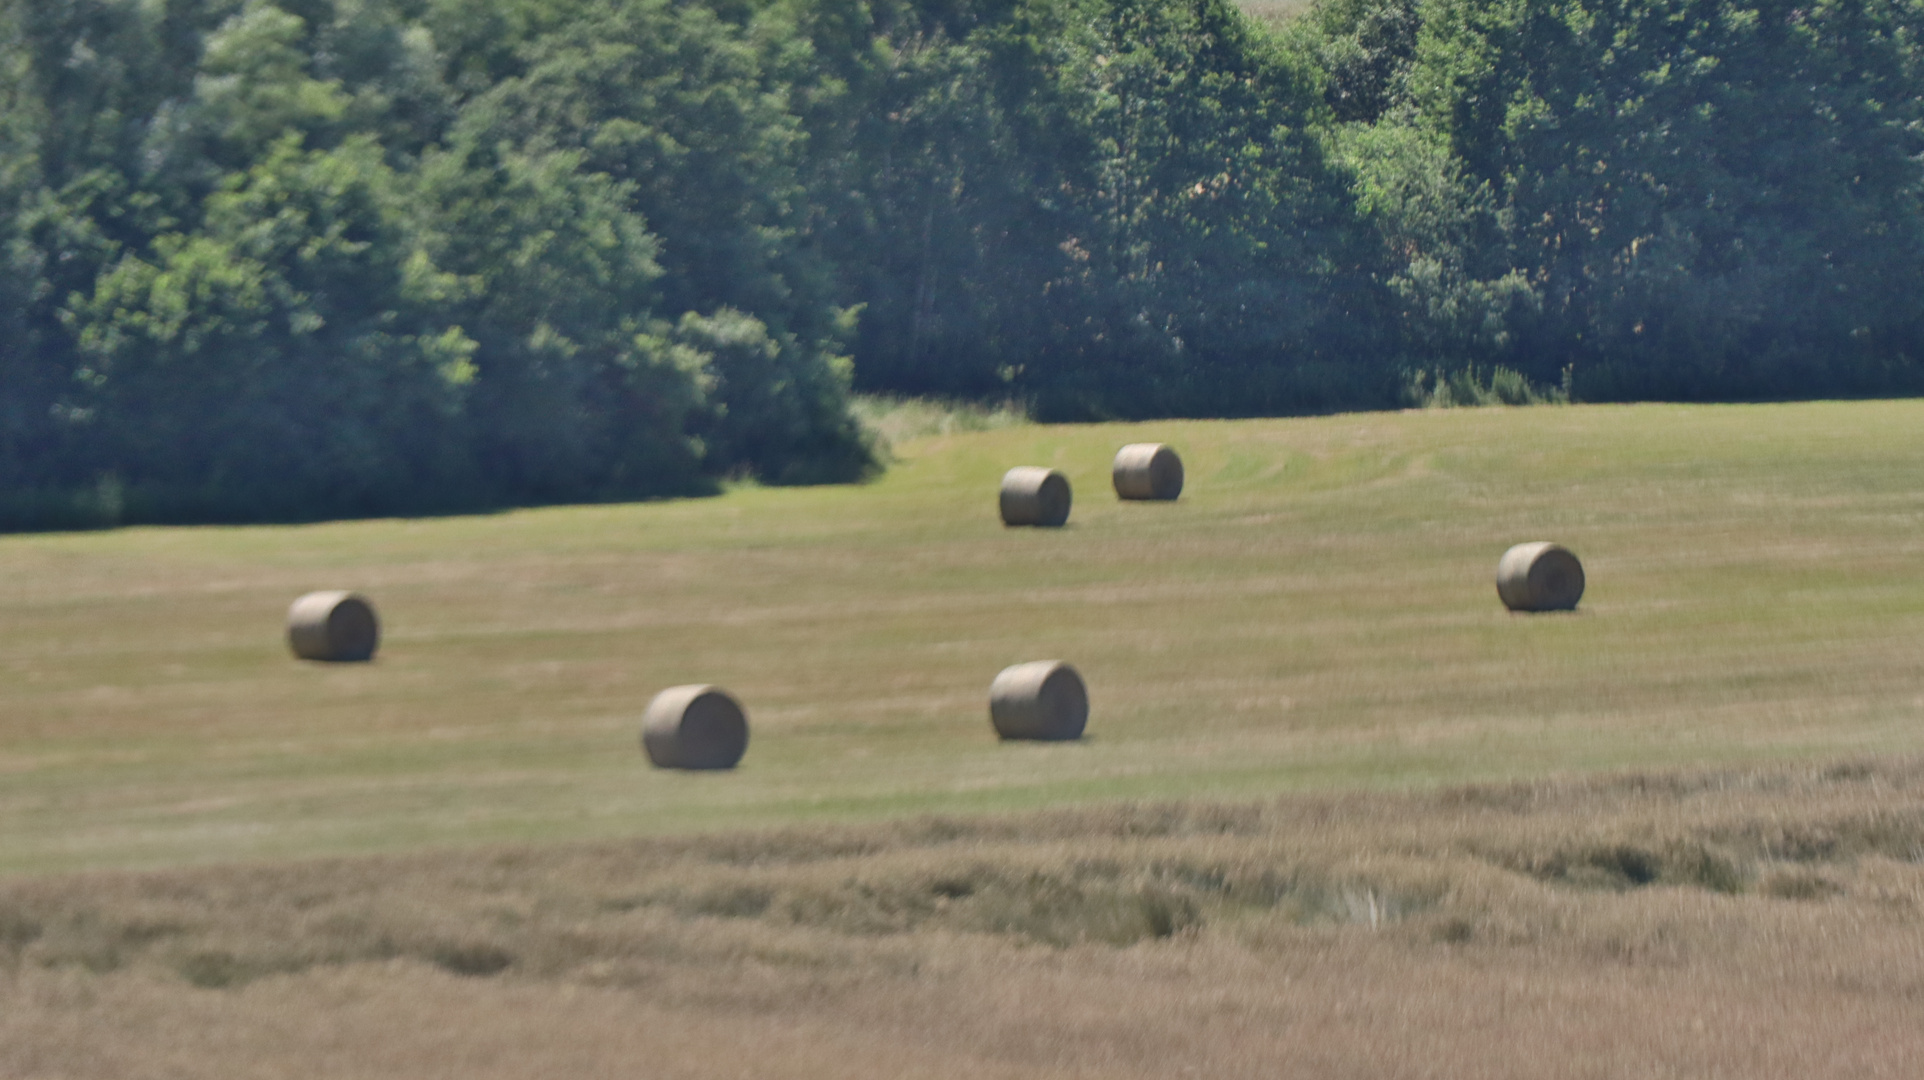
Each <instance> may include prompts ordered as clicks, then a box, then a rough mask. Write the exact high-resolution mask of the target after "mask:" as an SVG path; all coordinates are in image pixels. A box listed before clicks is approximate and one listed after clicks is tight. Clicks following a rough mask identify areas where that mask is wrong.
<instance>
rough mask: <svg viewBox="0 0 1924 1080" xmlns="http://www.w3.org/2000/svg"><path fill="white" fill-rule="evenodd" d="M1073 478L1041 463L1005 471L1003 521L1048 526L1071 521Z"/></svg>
mask: <svg viewBox="0 0 1924 1080" xmlns="http://www.w3.org/2000/svg"><path fill="white" fill-rule="evenodd" d="M1069 499H1070V494H1069V479H1068V477H1065V476H1063V475H1062V474H1061V473H1059V472H1057V471H1055V470H1054V469H1045V468H1043V467H1042V466H1040V465H1017V466H1016V467H1015V468H1013V469H1010V470H1009V471H1008V472H1006V473H1004V474H1002V524H1004V525H1044V526H1049V527H1051V528H1053V527H1055V526H1058V525H1062V524H1064V523H1065V522H1067V521H1068V520H1069Z"/></svg>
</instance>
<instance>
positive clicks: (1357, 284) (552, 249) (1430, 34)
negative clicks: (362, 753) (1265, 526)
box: [0, 0, 1924, 529]
mask: <svg viewBox="0 0 1924 1080" xmlns="http://www.w3.org/2000/svg"><path fill="white" fill-rule="evenodd" d="M1921 31H1924V0H1758V2H1749V0H1321V2H1320V3H1318V4H1317V5H1315V6H1313V7H1311V8H1310V9H1308V10H1307V11H1306V12H1305V13H1303V14H1301V15H1299V16H1297V17H1295V18H1292V19H1288V20H1285V21H1282V22H1280V23H1278V24H1276V25H1265V24H1261V23H1258V22H1255V21H1252V20H1251V19H1249V18H1248V17H1246V16H1245V15H1244V14H1243V13H1242V12H1241V11H1239V10H1238V9H1237V8H1236V7H1235V6H1234V5H1233V4H1232V3H1230V2H1229V0H922V2H910V0H0V529H42V528H71V527H89V526H101V525H113V524H120V523H134V522H188V521H209V522H218V521H263V520H304V519H315V518H323V517H335V516H359V515H385V514H424V513H446V512H459V511H467V510H475V509H486V508H491V507H499V506H508V505H523V504H531V503H544V502H562V501H594V500H614V499H633V498H651V497H661V496H671V495H682V494H697V493H702V492H706V491H712V490H715V489H716V487H717V485H718V484H720V483H722V482H724V481H727V480H730V479H736V478H746V479H753V480H757V481H760V482H763V483H771V484H798V483H819V482H836V481H846V480H854V479H859V478H861V477H863V476H865V475H867V474H869V473H871V472H872V471H873V470H875V469H876V468H877V467H878V464H877V460H878V452H877V448H876V447H875V446H873V445H872V444H871V441H870V437H869V436H868V435H867V434H866V433H865V431H864V430H863V428H862V427H861V426H860V425H859V424H858V423H857V422H856V421H855V420H854V419H853V418H852V416H851V414H850V410H849V404H850V399H851V395H852V394H853V393H856V392H871V393H885V394H899V395H933V396H939V397H948V398H958V399H977V400H985V401H1017V402H1020V403H1021V404H1022V406H1023V407H1024V408H1026V409H1027V410H1029V411H1030V413H1031V414H1032V415H1034V416H1036V417H1037V418H1039V419H1044V420H1083V419H1109V418H1140V417H1156V416H1233V415H1281V414H1294V413H1314V412H1328V411H1335V410H1344V409H1371V408H1387V407H1397V406H1401V405H1410V404H1423V403H1447V402H1450V401H1459V402H1460V401H1484V400H1499V401H1506V402H1512V403H1522V402H1527V401H1540V400H1583V401H1623V400H1651V399H1664V400H1756V399H1773V398H1808V397H1819V396H1871V395H1897V394H1912V393H1917V392H1919V391H1920V390H1924V304H1920V303H1919V302H1918V301H1917V299H1916V294H1917V292H1918V290H1919V286H1920V283H1924V68H1921V66H1920V65H1921V63H1924V45H1921V44H1920V32H1921Z"/></svg>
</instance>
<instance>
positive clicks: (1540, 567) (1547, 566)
mask: <svg viewBox="0 0 1924 1080" xmlns="http://www.w3.org/2000/svg"><path fill="white" fill-rule="evenodd" d="M1496 594H1497V595H1498V596H1499V597H1502V599H1503V606H1504V607H1507V608H1509V609H1510V610H1511V611H1573V610H1575V609H1576V606H1577V601H1578V600H1580V599H1582V598H1583V564H1582V563H1580V562H1578V561H1577V557H1576V556H1575V555H1572V554H1570V551H1569V549H1568V548H1565V547H1563V546H1561V545H1558V544H1552V543H1550V542H1548V541H1544V540H1539V541H1537V542H1535V543H1530V544H1518V545H1516V546H1515V547H1513V548H1511V549H1510V550H1508V551H1506V552H1504V553H1503V558H1502V559H1501V560H1499V561H1498V562H1497V564H1496Z"/></svg>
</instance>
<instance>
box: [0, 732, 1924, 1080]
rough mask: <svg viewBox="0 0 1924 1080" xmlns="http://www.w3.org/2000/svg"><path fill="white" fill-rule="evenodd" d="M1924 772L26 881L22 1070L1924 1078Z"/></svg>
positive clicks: (908, 824)
mask: <svg viewBox="0 0 1924 1080" xmlns="http://www.w3.org/2000/svg"><path fill="white" fill-rule="evenodd" d="M1921 1018H1924V761H1920V760H1905V761H1889V762H1883V763H1874V762H1868V761H1853V762H1846V763H1843V764H1839V765H1834V766H1829V767H1823V768H1782V767H1779V768H1773V769H1761V770H1759V769H1751V770H1720V771H1714V772H1698V773H1662V774H1636V775H1619V776H1614V777H1605V778H1600V779H1595V780H1587V781H1565V782H1557V783H1548V782H1545V783H1531V784H1515V785H1498V786H1478V787H1464V788H1455V789H1450V790H1445V791H1439V792H1435V793H1430V794H1411V795H1400V796H1367V795H1357V794H1351V795H1327V796H1294V797H1289V798H1285V799H1282V800H1279V801H1273V802H1269V803H1261V804H1201V803H1190V804H1130V805H1113V806H1108V807H1103V808H1093V809H1085V810H1062V811H1051V812H1041V813H1030V814H1026V815H1012V816H999V817H987V818H967V819H963V818H932V817H931V818H920V819H916V820H912V821H903V822H898V823H893V824H879V825H870V826H863V827H843V828H827V827H815V828H797V829H790V830H786V831H778V832H749V833H736V834H727V835H718V836H710V837H707V838H689V839H657V840H641V841H630V842H623V843H600V844H578V845H564V846H550V847H545V848H519V849H510V848H503V849H494V850H489V851H484V852H470V853H465V854H462V853H441V854H422V855H412V856H405V857H403V856H388V857H375V858H364V859H360V860H346V861H342V860H336V861H327V862H308V863H298V864H286V865H279V866H253V867H230V868H201V869H190V870H177V871H167V872H153V873H127V872H112V873H95V874H85V875H78V876H68V877H62V878H49V879H42V880H36V881H15V882H13V883H10V884H5V885H0V1075H4V1076H7V1077H28V1078H38V1077H47V1078H51V1077H62V1078H69V1080H81V1078H88V1077H116V1078H118V1077H156V1078H159V1077H209V1076H262V1077H267V1076H286V1075H300V1076H305V1077H388V1076H392V1077H404V1076H405V1077H416V1078H433V1077H463V1078H485V1077H525V1076H532V1075H549V1076H569V1077H593V1076H603V1075H606V1076H616V1075H621V1076H632V1075H637V1073H636V1071H635V1070H636V1069H643V1070H644V1071H645V1073H646V1075H649V1076H651V1077H724V1076H727V1077H733V1076H783V1077H812V1076H825V1077H826V1076H836V1077H847V1078H850V1080H860V1078H863V1077H870V1076H874V1077H883V1076H887V1077H902V1076H928V1077H938V1076H939V1077H948V1076H954V1077H964V1076H966V1077H1069V1076H1114V1077H1169V1076H1180V1075H1206V1076H1224V1077H1243V1076H1247V1077H1272V1076H1277V1075H1300V1076H1331V1077H1347V1076H1355V1077H1379V1078H1380V1077H1430V1076H1434V1077H1518V1078H1524V1077H1529V1078H1540V1077H1546V1076H1556V1077H1578V1078H1585V1077H1620V1076H1621V1077H1630V1076H1637V1077H1644V1076H1703V1077H1711V1076H1720V1077H1721V1076H1727V1077H1744V1078H1749V1080H1757V1078H1767V1077H1797V1078H1804V1077H1812V1076H1824V1077H1859V1076H1862V1077H1873V1076H1890V1077H1908V1076H1915V1075H1918V1072H1919V1069H1920V1068H1924V1023H1920V1022H1919V1021H1920V1019H1921Z"/></svg>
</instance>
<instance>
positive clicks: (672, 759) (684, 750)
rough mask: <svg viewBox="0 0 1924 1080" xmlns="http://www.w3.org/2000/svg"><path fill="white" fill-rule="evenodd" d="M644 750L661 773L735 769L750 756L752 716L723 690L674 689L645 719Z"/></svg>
mask: <svg viewBox="0 0 1924 1080" xmlns="http://www.w3.org/2000/svg"><path fill="white" fill-rule="evenodd" d="M641 748H642V750H643V751H645V752H646V753H647V754H648V760H649V761H651V762H653V763H654V764H655V767H656V768H659V769H732V768H734V767H735V765H736V764H737V763H738V762H740V761H741V759H742V755H743V754H744V753H747V752H748V714H746V713H744V712H742V707H741V703H740V702H738V701H736V700H735V699H734V698H733V697H731V696H729V693H728V691H726V690H723V689H722V688H721V687H719V686H706V685H694V686H671V687H669V688H668V689H666V690H663V691H662V692H661V693H659V694H656V695H655V699H654V700H653V701H650V702H649V703H648V711H646V712H644V713H642V714H641Z"/></svg>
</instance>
